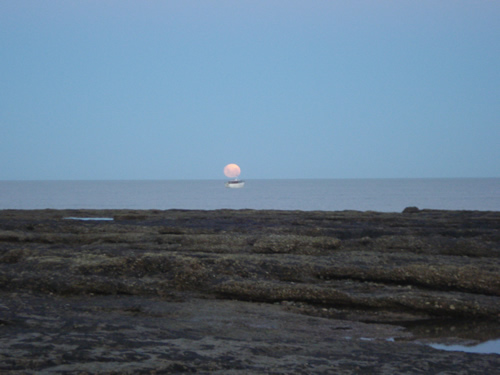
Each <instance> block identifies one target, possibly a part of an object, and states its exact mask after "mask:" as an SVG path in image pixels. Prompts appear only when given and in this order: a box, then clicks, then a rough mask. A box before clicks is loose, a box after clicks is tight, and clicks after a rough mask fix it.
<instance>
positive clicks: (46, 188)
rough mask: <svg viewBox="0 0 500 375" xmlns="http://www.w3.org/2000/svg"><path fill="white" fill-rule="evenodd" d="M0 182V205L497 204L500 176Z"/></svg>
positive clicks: (365, 207)
mask: <svg viewBox="0 0 500 375" xmlns="http://www.w3.org/2000/svg"><path fill="white" fill-rule="evenodd" d="M224 183H225V181H224V180H165V181H161V180H151V181H143V180H134V181H0V209H47V208H50V209H160V210H166V209H190V210H216V209H270V210H302V211H316V210H320V211H344V210H356V211H379V212H401V211H402V210H404V208H406V207H410V206H411V207H418V208H419V209H443V210H479V211H500V178H425V179H277V180H271V179H266V180H259V179H255V180H246V181H245V186H244V187H243V188H241V189H229V188H226V187H225V186H224Z"/></svg>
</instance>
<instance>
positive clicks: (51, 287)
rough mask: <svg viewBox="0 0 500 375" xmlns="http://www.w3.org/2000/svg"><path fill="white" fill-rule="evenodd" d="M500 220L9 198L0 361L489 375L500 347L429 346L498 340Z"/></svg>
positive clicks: (474, 215)
mask: <svg viewBox="0 0 500 375" xmlns="http://www.w3.org/2000/svg"><path fill="white" fill-rule="evenodd" d="M67 218H80V219H81V218H83V219H84V220H80V219H77V220H75V219H67ZM90 218H97V220H87V219H90ZM103 218H105V219H106V220H99V219H103ZM109 219H112V220H109ZM499 228H500V212H495V211H444V210H418V209H413V208H408V209H406V210H405V211H404V212H403V213H387V212H374V211H285V210H182V209H181V210H123V209H120V210H88V209H84V210H73V209H72V210H52V209H47V210H0V286H1V290H2V291H1V292H0V294H1V297H2V299H1V301H2V302H1V303H0V328H1V329H2V331H3V332H4V334H3V336H2V338H1V344H2V347H3V348H6V349H5V350H4V352H3V353H2V354H0V359H1V361H0V362H2V363H4V365H0V370H2V371H13V372H14V371H24V372H26V373H30V371H31V372H34V371H42V370H43V371H46V372H47V373H51V372H52V373H57V372H58V371H60V372H62V371H76V370H77V369H78V370H81V372H83V373H85V371H88V372H89V373H113V371H117V372H122V373H123V372H125V373H127V372H130V373H137V372H139V373H140V372H144V373H146V372H148V371H154V370H157V371H160V372H161V371H164V372H176V371H177V372H186V371H198V372H200V373H213V372H215V373H217V372H219V373H225V372H226V371H241V373H265V372H268V370H269V369H271V368H274V369H275V370H273V371H274V372H275V373H283V374H284V373H300V372H301V371H302V372H304V371H305V372H307V371H313V372H317V373H321V372H325V373H327V372H328V371H337V372H340V373H358V372H360V371H361V372H362V371H368V370H369V369H371V370H373V371H372V372H373V373H380V374H382V373H397V372H401V371H405V370H404V369H405V368H406V369H408V368H410V367H411V369H412V371H417V370H419V371H431V372H432V371H433V370H432V369H433V368H436V369H437V368H439V369H441V371H445V370H448V371H452V370H453V369H455V370H457V369H461V370H463V369H467V370H470V372H469V373H478V374H479V373H485V371H486V372H487V370H491V369H493V368H498V366H499V365H500V355H498V354H475V353H458V352H447V351H442V350H436V349H433V348H431V347H429V346H426V345H423V344H428V343H431V342H433V341H436V340H438V339H439V340H440V341H441V342H442V343H448V344H461V345H473V344H477V343H480V342H484V341H488V340H494V339H498V338H500V280H499V277H498V275H499V274H500V261H499V260H500V232H499ZM466 322H469V323H470V322H472V324H468V325H467V324H465V323H466ZM433 323H435V324H434V328H433V329H429V327H431V326H432V324H433ZM27 332H30V335H29V337H28V336H26V333H27ZM84 332H85V335H83V333H84ZM63 334H66V335H69V336H65V337H66V339H63V337H62V336H64V335H63ZM438 336H439V337H438ZM124 343H126V344H124ZM20 345H21V346H23V347H25V348H27V349H26V350H24V351H19V350H17V349H16V348H18V347H19V346H20ZM44 345H45V346H47V345H48V346H50V348H51V349H50V350H48V351H43V353H42V354H40V348H42V347H44ZM278 347H279V348H281V349H277V348H278ZM29 348H31V349H29ZM37 348H38V349H37ZM47 348H48V347H47ZM64 348H66V349H64ZM37 350H38V352H37ZM37 353H38V354H37ZM110 353H115V354H113V355H111V354H110ZM293 353H300V354H295V355H296V358H295V360H293V361H292V360H291V359H290V358H291V357H290V356H292V354H293ZM353 353H364V355H369V357H370V360H369V361H368V362H367V361H363V360H362V359H360V358H356V357H359V356H358V355H356V356H355V355H354V354H353ZM113 356H114V357H113ZM377 364H378V365H379V366H380V367H377ZM2 366H3V367H2ZM405 366H406V367H405ZM408 366H410V367H408ZM433 366H435V367H433ZM425 369H427V370H425ZM406 371H408V370H406Z"/></svg>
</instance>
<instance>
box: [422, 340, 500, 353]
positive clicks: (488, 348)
mask: <svg viewBox="0 0 500 375" xmlns="http://www.w3.org/2000/svg"><path fill="white" fill-rule="evenodd" d="M428 345H429V346H431V347H433V348H434V349H440V350H448V351H454V352H467V353H483V354H500V339H498V340H489V341H486V342H482V343H480V344H477V345H444V344H428Z"/></svg>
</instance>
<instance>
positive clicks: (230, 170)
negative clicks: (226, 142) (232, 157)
mask: <svg viewBox="0 0 500 375" xmlns="http://www.w3.org/2000/svg"><path fill="white" fill-rule="evenodd" d="M240 173H241V169H240V167H238V165H237V164H228V165H226V166H225V167H224V174H225V175H226V176H227V177H229V178H234V177H238V176H239V175H240Z"/></svg>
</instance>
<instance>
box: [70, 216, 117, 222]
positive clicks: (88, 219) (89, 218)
mask: <svg viewBox="0 0 500 375" xmlns="http://www.w3.org/2000/svg"><path fill="white" fill-rule="evenodd" d="M64 220H83V221H93V220H102V221H111V220H114V219H113V218H112V217H65V218H64Z"/></svg>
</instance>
